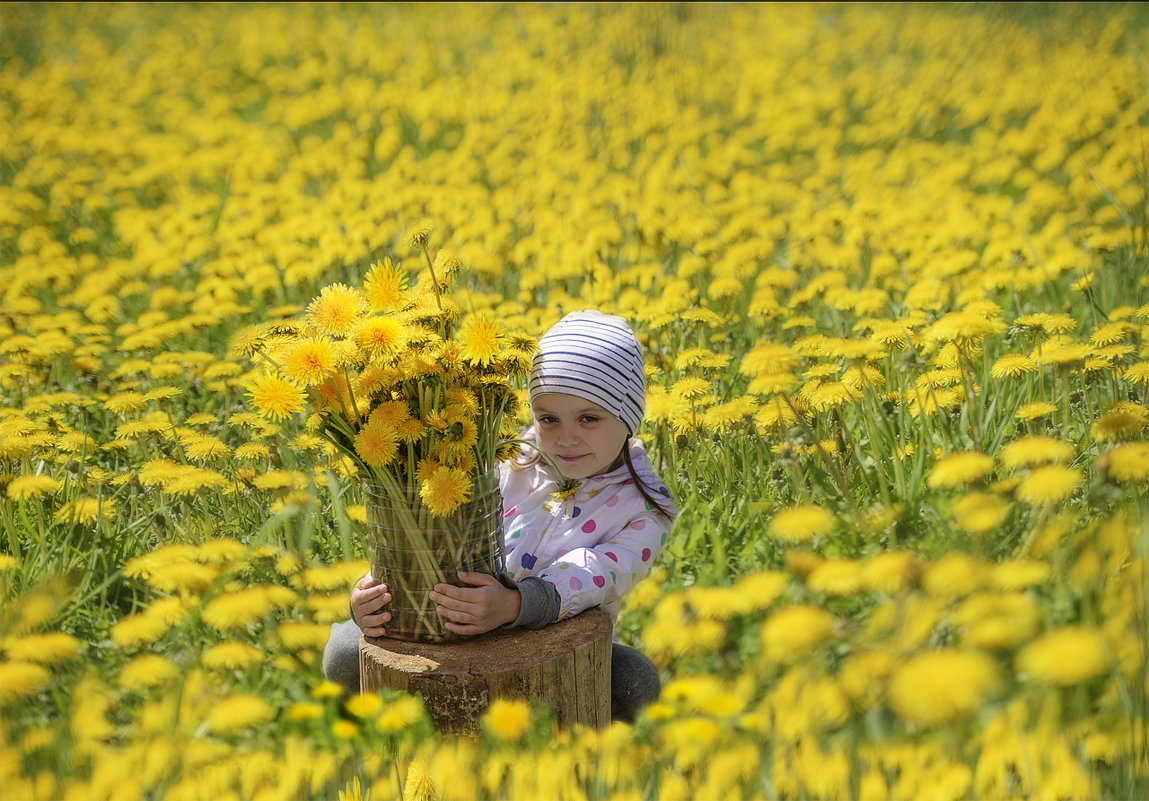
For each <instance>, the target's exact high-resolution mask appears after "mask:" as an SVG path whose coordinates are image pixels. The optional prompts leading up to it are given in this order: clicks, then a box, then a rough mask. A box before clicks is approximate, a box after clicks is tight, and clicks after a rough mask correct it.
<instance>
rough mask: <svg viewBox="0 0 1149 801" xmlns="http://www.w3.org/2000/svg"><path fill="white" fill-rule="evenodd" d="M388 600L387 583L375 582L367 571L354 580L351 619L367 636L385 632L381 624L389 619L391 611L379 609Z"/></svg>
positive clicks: (389, 594) (389, 596)
mask: <svg viewBox="0 0 1149 801" xmlns="http://www.w3.org/2000/svg"><path fill="white" fill-rule="evenodd" d="M390 600H391V593H390V592H389V591H388V590H387V585H386V584H376V583H375V579H373V578H371V574H370V573H369V574H367V575H366V576H364V577H363V578H361V579H359V581H357V582H355V589H353V590H352V591H351V619H352V620H354V621H355V622H356V624H358V626H359V628H361V629H362V630H363V633H364V634H366V635H367V636H368V637H382V636H383V635H385V634H386V633H387V629H385V628H383V624H384V623H386V622H387V621H389V620H390V619H391V613H390V612H384V611H381V610H382V609H383V607H384V605H386V604H387V603H389V602H390Z"/></svg>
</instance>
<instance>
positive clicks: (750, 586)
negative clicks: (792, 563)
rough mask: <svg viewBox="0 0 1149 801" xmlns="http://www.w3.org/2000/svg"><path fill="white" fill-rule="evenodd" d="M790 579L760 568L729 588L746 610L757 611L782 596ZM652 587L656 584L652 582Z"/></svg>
mask: <svg viewBox="0 0 1149 801" xmlns="http://www.w3.org/2000/svg"><path fill="white" fill-rule="evenodd" d="M789 582H790V580H789V578H788V577H787V576H786V574H785V573H782V572H780V571H777V570H760V571H758V572H755V573H750V574H748V575H745V576H743V577H742V578H740V579H739V580H738V581H737V582H735V584H734V586H733V587H732V588H731V589H732V590H733V591H734V594H735V596H736V597H738V598H739V599H741V602H742V603H741V605H742V607H743V608H744V609H745V611H746V612H758V611H761V610H763V609H766V608H768V607H769V606H770V605H771V604H773V603H774V602H775V601H776V600H778V599H779V598H780V597H782V593H783V592H784V591H785V589H786V585H787V584H789ZM651 586H652V587H657V585H654V584H652V585H651Z"/></svg>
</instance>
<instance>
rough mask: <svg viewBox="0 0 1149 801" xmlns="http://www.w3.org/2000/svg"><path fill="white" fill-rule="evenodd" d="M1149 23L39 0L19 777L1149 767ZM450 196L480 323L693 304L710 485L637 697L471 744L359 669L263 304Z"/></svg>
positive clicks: (676, 473)
mask: <svg viewBox="0 0 1149 801" xmlns="http://www.w3.org/2000/svg"><path fill="white" fill-rule="evenodd" d="M1147 31H1149V10H1147V7H1146V6H1145V5H1143V4H1107V5H1105V6H1103V7H1101V8H1098V7H1097V4H1090V5H1081V6H1077V5H1061V4H1058V5H1052V6H1049V5H1033V4H1012V5H1005V4H994V5H960V6H951V5H919V4H907V5H894V6H884V5H883V6H873V5H868V4H849V5H822V4H818V5H806V4H749V5H737V4H705V5H686V4H673V5H671V4H627V5H600V4H593V5H592V4H569V5H568V4H554V5H550V4H547V5H502V4H481V5H480V4H468V5H444V4H431V5H392V4H386V5H359V4H352V5H335V4H322V5H314V6H312V5H270V4H259V5H246V4H245V5H186V4H163V5H137V4H115V5H103V4H82V5H66V4H50V5H36V4H7V5H4V6H3V7H0V61H2V66H0V131H2V132H3V138H2V140H0V141H2V145H0V176H2V178H3V180H2V181H0V525H2V527H3V536H2V537H0V597H2V598H3V608H2V611H0V654H2V655H0V710H2V713H3V714H2V716H0V781H2V782H3V786H4V788H5V790H4V794H5V797H11V798H14V799H16V798H21V799H22V798H36V799H40V798H135V797H140V798H163V799H179V798H193V797H195V798H199V797H210V798H213V799H217V798H302V797H320V798H331V797H335V796H337V795H338V796H340V797H344V798H357V799H358V798H364V797H367V796H368V795H369V796H370V797H372V798H375V799H383V798H392V797H396V798H398V797H403V798H431V797H440V798H477V797H483V798H488V797H489V798H531V797H539V798H544V797H545V798H571V799H576V798H595V799H597V798H620V799H621V798H647V797H658V798H664V799H675V798H797V797H806V798H887V797H889V798H919V797H930V798H939V799H948V798H954V799H957V798H966V797H976V798H993V799H998V798H1006V797H1017V798H1081V797H1112V798H1132V797H1144V796H1146V795H1147V794H1149V786H1147V785H1149V743H1147V736H1146V731H1147V728H1149V705H1147V700H1146V699H1147V696H1149V671H1147V665H1149V643H1147V639H1149V635H1147V634H1146V632H1147V631H1149V622H1147V619H1149V614H1147V613H1149V575H1147V572H1149V571H1147V564H1149V563H1147V558H1149V556H1147V554H1149V517H1147V514H1146V511H1147V510H1146V504H1147V503H1149V438H1147V431H1149V405H1147V404H1149V339H1147V336H1146V335H1147V322H1149V319H1147V318H1149V236H1147V232H1149V221H1147V205H1149V204H1147V198H1149V156H1147V155H1146V154H1147V153H1149V100H1147V98H1149V80H1147V78H1146V76H1147V74H1149V56H1147V52H1146V50H1147V41H1149V37H1147ZM427 220H429V221H432V222H433V223H434V228H433V229H431V228H428V229H427V230H426V232H425V233H423V234H420V231H419V230H414V231H413V228H412V227H413V226H414V227H415V229H418V228H419V226H420V225H422V224H423V221H427ZM408 232H412V233H411V234H410V235H408ZM420 236H421V237H422V239H423V242H426V241H427V240H429V241H430V243H431V244H430V247H431V249H432V250H434V251H440V250H442V249H448V250H450V251H452V252H453V253H454V258H457V268H456V269H457V275H455V277H454V281H455V291H454V295H455V298H456V300H457V301H458V303H459V306H460V312H461V313H464V314H468V315H475V316H476V318H477V319H493V320H498V321H499V322H500V324H502V325H503V326H505V327H506V328H507V329H508V330H517V331H522V332H526V334H528V335H538V334H539V333H541V332H542V331H543V330H545V328H546V327H547V326H548V325H549V324H550V323H552V322H554V321H555V320H557V319H558V318H559V317H560V316H561V315H562V314H563V313H564V312H567V311H571V310H574V309H578V308H584V307H587V306H597V307H599V308H602V309H603V310H605V311H608V312H612V313H617V314H620V315H623V316H624V317H626V318H627V319H628V320H630V321H631V322H632V324H633V325H634V327H635V328H636V330H637V331H638V333H639V336H640V338H641V339H642V341H643V344H644V346H645V348H646V360H647V369H648V375H649V382H648V386H649V397H648V403H647V408H648V415H647V419H646V421H645V423H644V425H643V427H642V429H641V431H640V432H639V433H640V434H641V435H642V436H643V437H644V438H645V439H646V441H647V442H648V444H649V446H650V449H651V451H652V454H653V456H654V458H655V460H656V462H657V465H658V467H659V469H660V471H661V473H662V475H663V477H664V478H665V479H666V481H667V483H668V484H669V485H670V487H671V490H672V492H673V493H674V495H675V497H676V498H677V499H678V501H679V505H680V508H681V516H680V519H679V520H678V522H677V523H676V525H675V528H674V530H673V531H672V533H671V536H670V539H669V541H668V542H667V544H666V547H665V549H664V551H663V553H662V554H661V556H660V557H659V560H658V563H657V566H656V568H655V572H654V574H653V575H652V576H651V577H650V578H648V579H647V580H646V581H644V582H643V583H642V584H640V585H639V587H638V588H637V589H636V590H635V592H634V593H633V594H632V595H631V596H630V597H629V598H628V599H627V605H626V606H625V607H624V611H623V613H622V615H621V616H620V619H619V626H618V633H619V636H620V638H621V639H622V640H623V641H624V642H627V643H630V644H634V645H636V646H638V647H641V648H642V649H644V650H645V651H646V652H647V653H649V654H650V655H651V656H652V658H654V659H655V661H656V663H657V664H658V665H659V667H660V668H661V669H662V671H663V676H664V691H663V695H662V698H661V699H660V701H659V702H658V703H657V704H655V705H654V706H653V707H651V708H650V709H648V710H647V712H646V714H645V715H644V717H643V718H642V719H641V720H640V721H638V722H637V723H636V724H635V725H634V726H628V725H623V724H616V725H615V726H612V727H611V728H609V729H608V730H605V731H602V732H593V731H582V730H576V731H566V732H554V731H552V728H551V723H550V719H549V717H548V713H547V710H545V709H543V708H538V707H536V708H530V707H528V706H527V705H524V704H521V703H500V704H498V705H495V706H492V708H491V711H490V714H489V716H488V718H487V720H486V721H485V724H484V727H483V730H482V732H480V733H479V735H478V736H477V737H476V738H475V739H473V740H457V739H447V740H443V739H441V738H439V737H438V736H436V735H435V734H434V733H433V731H432V729H431V727H430V723H429V721H428V719H427V717H426V715H425V713H424V711H423V709H422V706H421V703H420V702H419V701H418V699H414V698H408V697H405V696H401V695H392V694H383V695H381V696H379V697H375V696H371V697H368V696H359V697H355V698H351V699H341V698H340V697H339V690H338V688H337V687H335V686H334V685H331V684H329V683H327V682H325V681H323V678H322V669H321V666H320V664H319V662H320V654H321V652H322V648H323V644H324V642H325V641H326V637H327V629H328V626H329V625H330V623H331V622H333V621H338V620H342V619H345V618H346V616H347V613H348V610H347V591H348V589H349V587H350V585H351V583H352V582H353V581H354V580H355V579H356V578H357V577H359V576H361V575H362V574H363V573H364V572H365V570H366V564H367V563H366V559H365V558H364V553H365V551H364V545H365V543H364V539H365V538H364V520H365V512H364V506H363V499H362V497H361V496H360V495H359V489H358V483H359V482H357V481H356V480H354V479H355V476H356V467H355V465H354V464H353V463H352V462H350V461H349V460H348V459H346V458H341V457H340V456H339V455H338V454H337V453H336V452H335V451H334V449H333V448H332V447H331V446H330V445H329V443H327V442H325V441H324V440H322V439H320V438H319V437H318V436H316V435H315V433H314V432H313V431H312V430H309V429H308V427H307V416H306V414H305V413H303V411H302V408H303V407H302V388H301V387H302V383H303V382H304V381H305V380H306V378H307V370H308V369H309V368H308V363H307V362H306V360H303V359H302V358H301V361H300V362H299V363H298V364H296V365H293V369H297V370H298V371H300V372H299V374H298V376H297V379H299V380H298V381H295V382H293V381H291V380H282V381H278V382H274V383H273V382H271V381H270V380H269V379H268V377H267V376H265V375H264V374H263V372H262V370H259V369H253V368H252V366H251V362H250V360H249V359H248V356H249V355H250V353H251V349H252V347H253V346H254V342H253V341H248V340H245V336H244V333H245V331H250V330H251V329H250V328H249V327H250V326H254V325H257V324H266V323H267V322H268V321H272V323H273V324H274V322H275V321H279V322H280V323H281V325H282V329H281V331H280V333H282V334H284V335H292V334H295V333H296V330H295V329H293V328H292V325H293V322H294V321H295V320H296V319H297V318H298V317H299V316H300V315H301V314H302V313H303V312H305V311H306V309H307V306H308V304H309V302H310V301H311V299H312V298H315V297H317V296H319V295H320V293H321V289H322V288H323V287H330V286H332V285H335V284H342V285H345V286H349V287H352V286H361V285H363V284H364V282H365V280H367V279H368V278H369V274H370V273H371V270H372V266H373V265H375V264H378V263H380V262H384V261H385V260H386V259H388V258H390V259H391V260H392V264H393V265H394V266H395V268H396V272H395V280H393V281H382V280H379V281H377V282H376V283H375V284H373V286H374V289H373V290H372V289H370V288H369V290H368V291H369V292H372V291H373V292H375V293H377V299H379V300H380V302H382V300H383V299H385V298H386V297H387V295H388V293H389V292H391V291H394V290H395V287H396V286H398V285H399V282H400V280H401V278H402V277H403V276H404V275H405V276H406V277H407V278H408V279H411V280H413V279H414V277H415V275H416V273H417V271H418V270H419V269H420V268H421V267H422V266H423V265H422V264H421V262H420V258H421V254H420V253H419V252H417V251H413V250H412V249H411V245H412V244H416V245H421V243H419V242H416V241H415V240H416V239H419V238H420ZM376 277H377V278H379V276H378V275H377V276H376ZM329 305H331V306H332V308H333V309H334V311H338V308H336V307H338V306H339V304H338V303H332V304H329ZM337 322H338V321H337V320H335V319H334V318H332V319H328V318H327V317H323V316H322V315H320V316H318V317H316V318H315V320H314V321H313V323H314V324H316V325H319V326H321V327H322V326H323V325H336V324H337ZM260 330H261V331H264V330H267V329H263V328H261V329H260ZM376 334H377V336H378V337H380V338H381V339H379V341H381V342H382V341H385V339H386V337H387V336H388V332H386V331H379V332H376ZM477 341H478V340H477V339H476V342H477ZM476 347H477V346H476ZM320 355H322V354H320ZM473 355H475V356H476V357H477V358H481V354H478V351H476V353H475V354H473ZM522 389H523V388H522V387H519V388H518V392H519V399H520V401H521V400H522V399H523V395H522ZM252 397H256V398H258V399H262V402H260V403H258V406H259V408H261V409H263V410H265V411H266V412H267V414H266V416H261V415H259V414H256V413H255V412H253V411H252V409H251V408H250V407H249V406H248V405H247V403H246V399H248V398H252ZM518 408H519V409H520V410H524V409H525V404H522V403H520V404H519V407H518ZM524 420H525V418H521V419H520V422H523V421H524Z"/></svg>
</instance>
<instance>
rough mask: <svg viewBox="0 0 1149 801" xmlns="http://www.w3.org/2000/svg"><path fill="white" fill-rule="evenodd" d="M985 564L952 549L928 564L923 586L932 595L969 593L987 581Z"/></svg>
mask: <svg viewBox="0 0 1149 801" xmlns="http://www.w3.org/2000/svg"><path fill="white" fill-rule="evenodd" d="M985 578H986V576H985V566H984V565H983V564H982V563H981V562H979V561H978V560H977V559H974V558H973V557H972V556H970V555H969V554H966V553H962V552H960V551H951V552H950V553H948V554H946V555H945V556H943V557H941V558H940V559H938V560H937V561H936V562H932V563H930V564H929V565H927V566H926V569H925V573H924V574H923V576H922V588H923V589H924V590H925V591H926V592H927V593H928V594H930V595H934V596H938V597H951V596H959V595H968V594H969V593H971V592H974V591H975V590H977V589H978V588H979V587H980V586H981V585H982V582H984V581H985Z"/></svg>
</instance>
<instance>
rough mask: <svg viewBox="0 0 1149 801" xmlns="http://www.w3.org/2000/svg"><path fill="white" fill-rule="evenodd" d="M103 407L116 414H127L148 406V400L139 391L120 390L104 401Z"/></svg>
mask: <svg viewBox="0 0 1149 801" xmlns="http://www.w3.org/2000/svg"><path fill="white" fill-rule="evenodd" d="M104 408H105V409H107V410H108V411H109V412H115V413H116V414H129V413H131V412H138V411H142V410H143V409H146V408H148V401H147V398H146V397H145V396H144V395H143V394H141V393H139V392H121V393H120V394H119V395H113V396H112V397H110V398H108V399H107V400H106V401H104Z"/></svg>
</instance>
